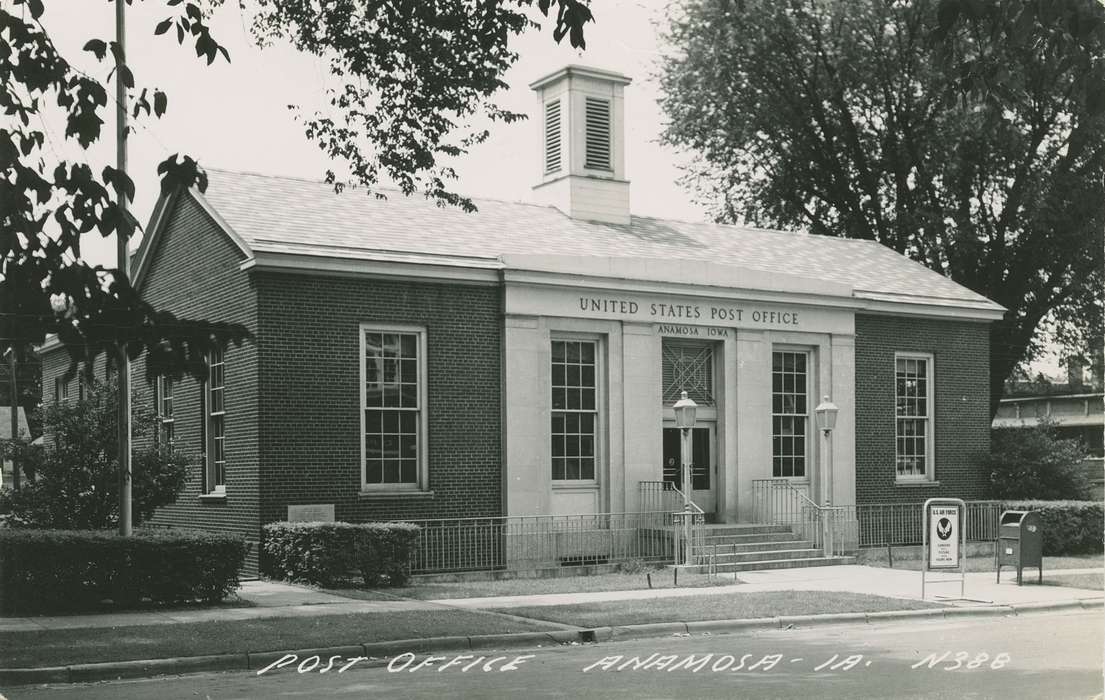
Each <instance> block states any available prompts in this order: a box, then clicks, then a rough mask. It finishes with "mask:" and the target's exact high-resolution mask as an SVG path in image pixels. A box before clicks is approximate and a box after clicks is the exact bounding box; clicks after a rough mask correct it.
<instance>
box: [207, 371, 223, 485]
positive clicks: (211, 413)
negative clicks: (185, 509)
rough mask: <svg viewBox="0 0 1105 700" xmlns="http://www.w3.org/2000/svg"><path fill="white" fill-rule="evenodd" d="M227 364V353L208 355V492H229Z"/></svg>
mask: <svg viewBox="0 0 1105 700" xmlns="http://www.w3.org/2000/svg"><path fill="white" fill-rule="evenodd" d="M225 370H226V364H225V361H224V358H223V351H222V350H219V349H215V350H212V351H211V352H210V354H208V356H207V386H206V392H205V400H206V401H205V402H206V409H207V426H206V427H207V430H206V433H207V435H206V438H207V491H208V492H209V493H225V492H226V371H225Z"/></svg>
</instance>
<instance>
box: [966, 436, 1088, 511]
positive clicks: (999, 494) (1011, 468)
mask: <svg viewBox="0 0 1105 700" xmlns="http://www.w3.org/2000/svg"><path fill="white" fill-rule="evenodd" d="M990 445H991V446H990V454H989V455H986V456H985V457H984V458H983V459H982V466H983V468H984V469H985V470H986V472H987V473H988V474H989V476H990V494H989V497H990V498H997V499H1003V500H1009V499H1016V498H1034V499H1039V500H1045V501H1046V500H1064V499H1073V500H1079V499H1084V498H1089V496H1090V481H1089V479H1088V478H1087V476H1086V472H1085V471H1084V470H1083V469H1082V460H1083V459H1084V458H1085V457H1086V455H1087V450H1086V447H1085V445H1083V444H1082V443H1081V442H1079V441H1078V440H1072V439H1065V438H1061V437H1060V436H1059V434H1058V432H1057V431H1056V429H1055V424H1054V423H1050V422H1047V421H1044V422H1042V423H1040V424H1039V425H1036V426H1033V427H1031V428H997V429H995V430H993V431H992V434H991V438H990Z"/></svg>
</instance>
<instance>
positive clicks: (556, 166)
mask: <svg viewBox="0 0 1105 700" xmlns="http://www.w3.org/2000/svg"><path fill="white" fill-rule="evenodd" d="M557 170H560V100H553V101H552V102H548V103H546V104H545V172H547V173H551V172H555V171H557Z"/></svg>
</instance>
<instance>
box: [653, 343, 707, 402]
mask: <svg viewBox="0 0 1105 700" xmlns="http://www.w3.org/2000/svg"><path fill="white" fill-rule="evenodd" d="M662 371H663V374H662V375H661V377H662V380H663V386H664V403H668V404H670V403H674V402H676V401H678V400H679V394H680V392H683V391H685V392H687V396H688V397H690V398H692V399H694V402H695V403H697V404H698V405H700V406H713V405H715V400H714V348H713V346H712V345H703V344H697V343H695V344H691V343H686V342H669V341H664V346H663V370H662Z"/></svg>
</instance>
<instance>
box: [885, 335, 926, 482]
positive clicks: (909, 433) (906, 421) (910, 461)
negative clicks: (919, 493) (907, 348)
mask: <svg viewBox="0 0 1105 700" xmlns="http://www.w3.org/2000/svg"><path fill="white" fill-rule="evenodd" d="M894 384H895V391H894V405H895V414H896V417H897V420H896V423H897V429H896V431H895V432H896V438H897V440H896V442H897V460H896V463H897V478H899V479H903V480H910V479H927V478H931V475H932V469H931V466H932V356H931V355H896V356H895V358H894Z"/></svg>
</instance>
